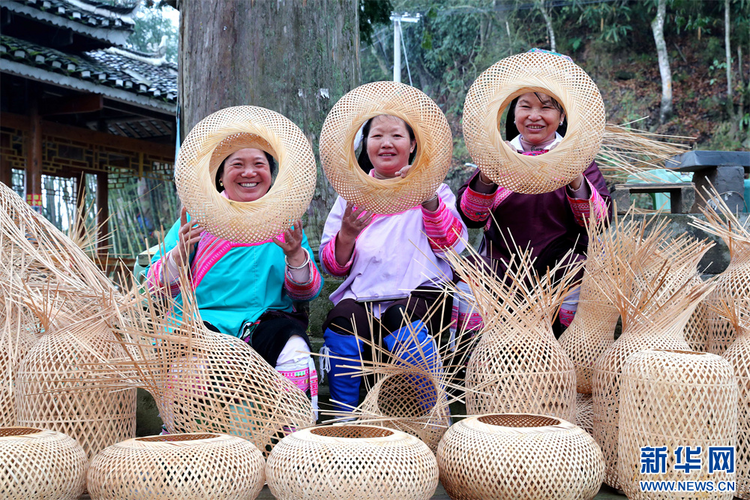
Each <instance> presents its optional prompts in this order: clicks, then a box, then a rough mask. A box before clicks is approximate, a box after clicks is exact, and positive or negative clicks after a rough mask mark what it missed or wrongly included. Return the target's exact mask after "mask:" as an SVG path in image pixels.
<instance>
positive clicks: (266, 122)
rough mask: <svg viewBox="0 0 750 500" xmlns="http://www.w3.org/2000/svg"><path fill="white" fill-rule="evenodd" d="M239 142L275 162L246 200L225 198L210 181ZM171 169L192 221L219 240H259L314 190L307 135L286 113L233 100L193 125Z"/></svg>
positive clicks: (280, 226) (296, 213)
mask: <svg viewBox="0 0 750 500" xmlns="http://www.w3.org/2000/svg"><path fill="white" fill-rule="evenodd" d="M243 148H257V149H261V150H263V151H266V152H268V153H270V154H271V155H273V156H274V158H276V160H277V161H278V163H279V172H278V175H277V176H276V179H275V180H274V183H273V186H271V189H270V190H269V191H268V193H266V195H265V196H263V197H262V198H260V199H258V200H255V201H250V202H237V201H231V200H228V199H227V198H225V197H224V196H222V195H221V194H220V193H219V192H218V191H217V190H216V187H215V182H214V181H215V177H216V172H217V171H218V169H219V166H220V165H221V162H222V161H223V160H224V159H225V158H226V157H227V156H229V155H230V154H231V153H233V152H235V151H237V150H239V149H243ZM174 174H175V184H176V185H177V194H179V196H180V200H181V201H182V204H183V205H184V206H185V208H187V211H188V213H189V214H190V216H191V217H192V218H193V220H194V221H196V222H198V223H199V224H200V225H201V226H202V227H204V228H205V229H206V230H207V231H208V232H210V233H211V234H213V235H214V236H217V237H219V238H222V239H224V240H228V241H235V242H241V243H259V242H263V241H267V240H270V239H271V238H273V237H275V236H278V235H279V234H281V233H283V232H284V231H285V230H286V229H288V228H290V227H291V226H292V224H294V221H296V220H298V219H300V218H301V217H302V215H303V214H304V213H305V211H306V210H307V207H308V206H309V205H310V201H311V200H312V197H313V194H314V192H315V182H316V176H317V169H316V167H315V155H314V154H313V151H312V147H311V146H310V141H308V140H307V137H306V136H305V134H304V133H302V131H301V130H300V129H299V127H297V126H296V125H295V124H294V123H292V122H291V121H290V120H289V119H287V118H286V117H284V116H282V115H280V114H279V113H276V112H275V111H271V110H268V109H265V108H261V107H257V106H234V107H229V108H224V109H222V110H219V111H217V112H215V113H212V114H210V115H208V116H207V117H206V118H204V119H203V120H201V121H200V122H198V124H197V125H196V126H195V127H193V129H192V130H191V131H190V133H189V134H188V135H187V137H186V138H185V140H184V141H183V143H182V145H181V147H180V154H179V155H178V157H177V160H176V162H175V172H174Z"/></svg>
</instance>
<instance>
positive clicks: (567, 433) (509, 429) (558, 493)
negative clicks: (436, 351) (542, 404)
mask: <svg viewBox="0 0 750 500" xmlns="http://www.w3.org/2000/svg"><path fill="white" fill-rule="evenodd" d="M437 458H438V466H439V468H440V482H441V483H442V485H443V486H444V487H445V491H446V492H447V493H448V495H449V496H450V497H451V499H453V500H495V499H498V500H499V499H503V498H513V499H516V500H558V499H561V498H571V499H572V498H576V499H581V500H589V499H592V498H594V496H595V495H596V493H597V492H598V491H599V487H600V486H601V484H602V479H603V478H604V458H603V457H602V452H601V450H600V449H599V446H597V444H596V442H595V441H594V439H593V438H592V437H591V436H590V435H589V434H587V433H586V432H585V431H584V430H583V429H581V428H580V427H576V426H575V425H573V424H571V423H570V422H566V421H564V420H561V419H558V418H552V417H548V416H546V415H529V414H490V415H482V416H479V417H469V418H466V419H464V420H461V421H459V422H457V423H455V424H453V426H451V428H450V429H448V432H446V433H445V436H443V439H442V440H441V441H440V446H439V447H438V453H437Z"/></svg>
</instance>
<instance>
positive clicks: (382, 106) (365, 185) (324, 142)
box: [320, 81, 453, 214]
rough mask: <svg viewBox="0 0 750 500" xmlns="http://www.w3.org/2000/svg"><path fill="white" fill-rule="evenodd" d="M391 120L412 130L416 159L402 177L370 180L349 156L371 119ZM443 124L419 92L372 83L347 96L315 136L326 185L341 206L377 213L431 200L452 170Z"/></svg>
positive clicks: (449, 144) (449, 143) (449, 140)
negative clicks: (387, 117) (341, 201)
mask: <svg viewBox="0 0 750 500" xmlns="http://www.w3.org/2000/svg"><path fill="white" fill-rule="evenodd" d="M379 115H391V116H396V117H398V118H401V119H402V120H404V121H405V122H406V123H408V124H409V125H410V126H411V128H412V129H413V130H414V136H415V139H416V141H417V156H416V157H415V158H414V163H413V166H412V168H411V170H410V171H409V174H408V175H407V176H406V177H405V178H400V177H399V178H396V179H389V180H380V179H375V178H374V177H371V176H369V175H367V174H365V173H364V171H363V170H362V169H361V168H360V166H359V163H358V162H357V159H356V157H355V154H354V138H355V136H356V135H357V132H358V131H359V129H360V127H361V126H362V125H363V124H364V123H365V122H366V121H367V120H369V119H370V118H373V117H375V116H379ZM452 153H453V137H452V135H451V130H450V127H449V126H448V120H446V118H445V115H444V114H443V112H442V111H441V110H440V108H439V107H438V105H437V104H435V102H434V101H433V100H432V99H430V97H428V96H427V95H426V94H424V93H423V92H422V91H420V90H418V89H416V88H414V87H411V86H409V85H404V84H402V83H397V82H389V81H384V82H372V83H367V84H365V85H360V86H359V87H357V88H356V89H354V90H352V91H350V92H349V93H347V94H346V95H344V97H342V98H341V99H339V101H338V102H337V103H336V104H335V105H334V106H333V108H332V109H331V111H330V112H329V113H328V116H327V117H326V120H325V122H324V123H323V129H322V130H321V131H320V161H321V163H322V164H323V170H324V171H325V174H326V177H327V178H328V182H330V183H331V185H332V186H333V188H334V189H335V190H336V192H337V193H338V194H339V195H340V196H341V197H342V198H344V199H345V200H346V201H350V202H352V203H354V205H355V206H358V207H359V206H361V207H365V208H366V209H367V210H368V211H371V212H373V213H376V214H395V213H399V212H402V211H404V210H408V209H410V208H413V207H416V206H417V205H419V204H420V203H422V202H423V201H425V200H427V199H429V198H431V197H432V196H433V195H434V194H435V191H436V190H437V188H438V186H439V185H440V183H441V182H443V179H445V175H446V174H447V173H448V169H449V168H450V165H451V155H452Z"/></svg>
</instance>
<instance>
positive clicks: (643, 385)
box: [618, 350, 737, 500]
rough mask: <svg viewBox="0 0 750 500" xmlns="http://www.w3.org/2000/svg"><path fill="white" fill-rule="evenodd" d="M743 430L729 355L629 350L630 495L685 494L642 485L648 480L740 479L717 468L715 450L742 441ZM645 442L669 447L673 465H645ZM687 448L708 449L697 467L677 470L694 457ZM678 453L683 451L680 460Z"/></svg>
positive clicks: (624, 446)
mask: <svg viewBox="0 0 750 500" xmlns="http://www.w3.org/2000/svg"><path fill="white" fill-rule="evenodd" d="M736 434H737V381H736V379H735V377H734V374H733V371H732V366H731V365H730V364H729V362H727V361H726V360H725V359H722V358H721V357H719V356H716V355H714V354H708V353H701V352H695V351H672V350H648V351H643V352H638V353H635V354H633V355H632V356H630V357H628V359H627V361H626V362H625V365H624V366H623V369H622V381H621V389H620V434H619V446H618V454H619V458H618V472H619V476H620V477H619V483H620V485H621V487H622V489H623V490H624V491H625V494H626V495H627V497H628V498H629V499H652V498H684V497H685V496H684V495H683V494H680V493H667V494H663V495H654V494H653V492H642V491H641V487H640V484H641V481H643V480H649V481H675V482H677V483H680V482H687V481H701V482H705V481H712V482H718V481H734V480H735V474H734V473H731V474H728V473H727V472H726V471H723V470H719V471H713V472H712V473H709V460H710V459H709V452H708V450H709V447H713V446H718V447H728V446H734V444H735V441H736ZM644 446H650V447H653V448H659V447H666V470H665V471H663V472H661V471H659V472H656V473H649V474H644V473H643V472H642V470H643V463H642V456H643V455H642V447H644ZM680 447H682V450H681V449H680ZM685 447H690V448H693V449H695V448H697V447H700V448H701V451H700V454H699V455H698V457H699V458H700V460H699V463H698V464H697V469H695V470H692V471H691V472H690V473H689V474H688V473H686V471H685V470H681V469H679V468H677V469H675V466H676V465H677V464H680V463H681V464H683V465H684V464H685V463H686V462H687V458H688V457H687V454H686V453H687V452H686V450H685ZM676 454H679V455H680V459H679V461H678V460H677V455H676ZM654 456H656V455H655V454H654ZM648 472H651V471H648ZM733 497H734V494H733V493H732V492H729V493H727V492H719V491H717V492H714V493H709V494H703V495H700V496H698V495H696V494H693V495H691V498H722V499H728V500H730V499H731V498H733Z"/></svg>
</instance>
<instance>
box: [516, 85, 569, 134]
mask: <svg viewBox="0 0 750 500" xmlns="http://www.w3.org/2000/svg"><path fill="white" fill-rule="evenodd" d="M564 117H565V113H563V112H561V111H560V110H559V109H558V108H557V107H556V106H555V102H554V101H553V100H552V98H551V97H549V96H548V95H546V94H543V93H541V92H528V93H526V94H523V95H522V96H521V97H519V98H518V102H517V103H516V111H515V123H516V128H517V129H518V131H519V132H520V133H521V135H522V136H523V138H524V139H525V140H526V141H527V142H530V143H531V144H533V145H537V144H541V143H543V142H545V141H546V140H547V139H549V138H550V137H551V136H553V135H554V133H555V132H556V131H557V127H559V126H560V122H562V120H563V118H564Z"/></svg>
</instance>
